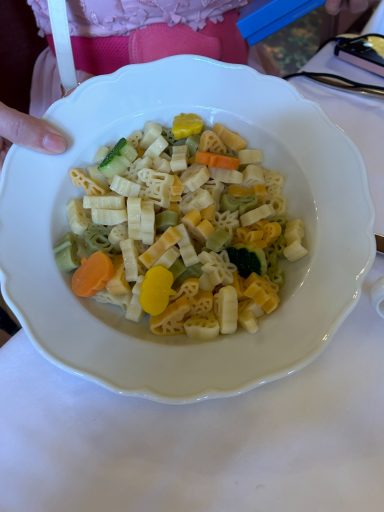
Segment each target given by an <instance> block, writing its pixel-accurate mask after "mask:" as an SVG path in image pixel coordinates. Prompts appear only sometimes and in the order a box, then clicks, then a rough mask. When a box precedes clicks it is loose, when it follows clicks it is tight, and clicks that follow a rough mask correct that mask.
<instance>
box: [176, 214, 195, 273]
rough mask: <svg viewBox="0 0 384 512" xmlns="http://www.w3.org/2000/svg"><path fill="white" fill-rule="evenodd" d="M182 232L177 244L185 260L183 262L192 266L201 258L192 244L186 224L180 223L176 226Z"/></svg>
mask: <svg viewBox="0 0 384 512" xmlns="http://www.w3.org/2000/svg"><path fill="white" fill-rule="evenodd" d="M176 229H177V230H178V232H179V234H180V240H179V241H178V242H177V245H178V246H179V248H180V256H181V258H182V260H183V263H184V265H185V266H186V267H190V266H192V265H195V264H196V263H198V262H199V258H198V256H197V253H196V250H195V248H194V246H193V245H192V242H191V239H190V237H189V234H188V231H187V229H186V227H185V226H184V224H179V225H178V226H176Z"/></svg>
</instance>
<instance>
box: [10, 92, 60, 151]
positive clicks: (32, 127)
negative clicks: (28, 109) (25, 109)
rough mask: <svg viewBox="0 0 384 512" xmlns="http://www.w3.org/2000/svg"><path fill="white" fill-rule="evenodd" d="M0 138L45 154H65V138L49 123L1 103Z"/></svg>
mask: <svg viewBox="0 0 384 512" xmlns="http://www.w3.org/2000/svg"><path fill="white" fill-rule="evenodd" d="M0 137H4V138H5V139H8V140H10V141H11V142H13V143H15V144H20V145H21V146H26V147H28V148H31V149H35V150H37V151H41V152H43V153H63V152H64V151H65V150H66V149H67V141H66V140H65V138H64V136H63V135H62V134H61V133H60V132H59V131H57V130H56V129H55V128H53V127H52V126H50V125H49V124H48V123H47V121H44V120H43V119H38V118H37V117H32V116H29V115H27V114H24V113H22V112H19V111H17V110H15V109H13V108H10V107H7V106H6V105H4V103H1V102H0Z"/></svg>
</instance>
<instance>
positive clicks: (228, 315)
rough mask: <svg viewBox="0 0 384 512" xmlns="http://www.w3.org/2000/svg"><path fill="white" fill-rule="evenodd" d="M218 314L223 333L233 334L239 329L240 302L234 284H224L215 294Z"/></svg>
mask: <svg viewBox="0 0 384 512" xmlns="http://www.w3.org/2000/svg"><path fill="white" fill-rule="evenodd" d="M215 299H216V300H215V309H216V316H217V318H218V320H219V324H220V332H221V334H233V333H234V332H236V331H237V319H238V302H237V293H236V290H235V288H234V287H233V286H230V285H229V286H223V287H222V288H220V290H219V291H218V293H217V294H216V295H215Z"/></svg>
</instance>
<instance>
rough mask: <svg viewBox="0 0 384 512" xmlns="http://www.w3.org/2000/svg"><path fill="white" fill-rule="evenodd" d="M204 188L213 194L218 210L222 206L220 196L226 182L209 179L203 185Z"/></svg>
mask: <svg viewBox="0 0 384 512" xmlns="http://www.w3.org/2000/svg"><path fill="white" fill-rule="evenodd" d="M202 188H203V189H204V190H208V192H209V193H210V194H211V196H212V199H213V202H214V205H215V208H216V209H217V210H218V209H219V208H220V197H221V194H222V193H223V190H224V183H221V182H220V181H215V180H209V181H207V183H205V184H204V185H203V186H202ZM201 209H203V208H201Z"/></svg>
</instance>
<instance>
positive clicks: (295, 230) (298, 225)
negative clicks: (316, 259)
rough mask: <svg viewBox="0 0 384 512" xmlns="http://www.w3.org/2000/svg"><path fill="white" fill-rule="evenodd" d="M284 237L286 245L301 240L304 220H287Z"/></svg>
mask: <svg viewBox="0 0 384 512" xmlns="http://www.w3.org/2000/svg"><path fill="white" fill-rule="evenodd" d="M284 238H285V240H286V241H287V244H288V245H289V244H291V243H292V242H294V241H295V240H298V241H299V242H301V241H302V239H303V238H304V222H303V221H302V220H301V219H294V220H289V221H288V222H287V224H286V226H285V230H284Z"/></svg>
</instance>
